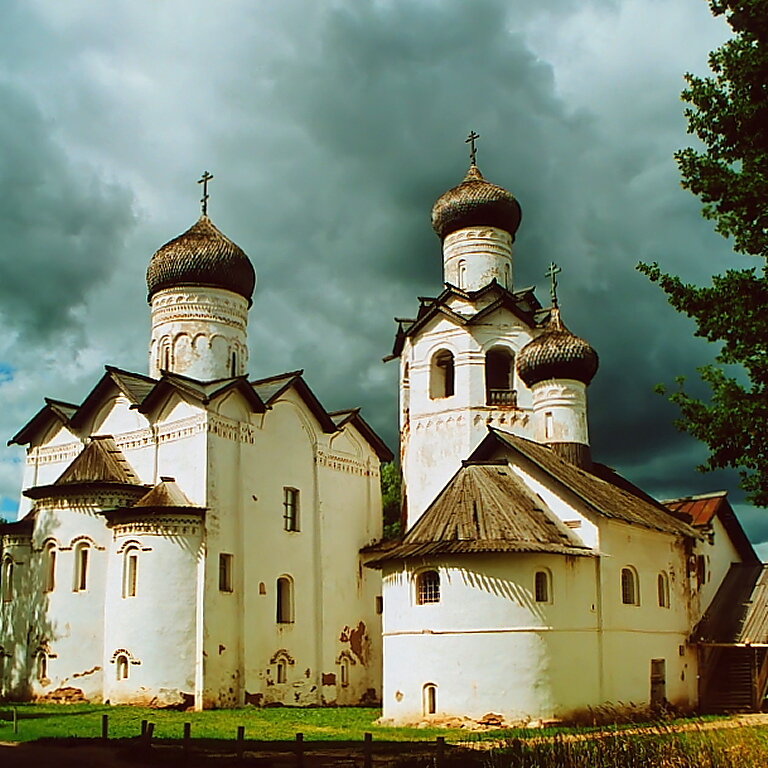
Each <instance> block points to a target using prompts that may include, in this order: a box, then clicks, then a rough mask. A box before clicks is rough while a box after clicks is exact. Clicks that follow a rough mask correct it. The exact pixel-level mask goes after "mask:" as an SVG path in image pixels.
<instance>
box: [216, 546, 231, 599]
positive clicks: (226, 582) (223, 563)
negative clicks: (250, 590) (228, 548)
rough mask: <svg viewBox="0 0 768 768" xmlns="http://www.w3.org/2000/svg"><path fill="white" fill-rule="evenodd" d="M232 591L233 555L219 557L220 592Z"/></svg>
mask: <svg viewBox="0 0 768 768" xmlns="http://www.w3.org/2000/svg"><path fill="white" fill-rule="evenodd" d="M231 591H232V555H225V554H220V555H219V592H231Z"/></svg>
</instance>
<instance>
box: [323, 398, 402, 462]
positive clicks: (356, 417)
mask: <svg viewBox="0 0 768 768" xmlns="http://www.w3.org/2000/svg"><path fill="white" fill-rule="evenodd" d="M328 415H329V416H330V417H331V420H332V421H333V423H334V424H335V425H336V429H343V428H344V427H345V426H346V425H347V424H353V425H354V426H355V429H357V431H358V432H359V433H360V434H361V435H362V436H363V437H364V438H365V440H366V442H367V443H368V444H369V445H370V446H371V448H373V450H374V451H376V455H377V456H378V457H379V459H380V460H381V461H392V459H394V454H393V453H392V451H390V450H389V447H388V446H387V444H386V443H385V442H384V441H383V440H382V439H381V438H380V437H379V436H378V435H377V434H376V432H374V430H373V427H371V425H370V424H368V422H367V421H366V420H365V419H364V418H363V417H362V416H361V415H360V408H350V409H348V410H345V411H332V412H330V413H329V414H328Z"/></svg>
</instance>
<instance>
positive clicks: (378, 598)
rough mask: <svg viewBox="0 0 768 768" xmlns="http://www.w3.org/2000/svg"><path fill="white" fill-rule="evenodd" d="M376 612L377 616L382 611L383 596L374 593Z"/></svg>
mask: <svg viewBox="0 0 768 768" xmlns="http://www.w3.org/2000/svg"><path fill="white" fill-rule="evenodd" d="M376 613H377V614H378V615H379V616H381V614H382V613H384V598H383V597H382V596H381V595H376Z"/></svg>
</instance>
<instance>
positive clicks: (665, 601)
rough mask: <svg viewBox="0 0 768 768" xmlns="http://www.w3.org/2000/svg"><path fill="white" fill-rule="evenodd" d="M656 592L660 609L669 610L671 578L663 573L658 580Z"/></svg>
mask: <svg viewBox="0 0 768 768" xmlns="http://www.w3.org/2000/svg"><path fill="white" fill-rule="evenodd" d="M656 588H657V589H656V591H657V594H658V599H659V608H669V606H670V600H669V576H667V574H666V572H665V571H662V572H661V573H660V574H659V575H658V577H657V579H656Z"/></svg>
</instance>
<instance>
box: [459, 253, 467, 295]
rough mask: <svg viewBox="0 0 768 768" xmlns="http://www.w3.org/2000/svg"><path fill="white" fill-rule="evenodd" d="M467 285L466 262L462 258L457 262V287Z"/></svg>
mask: <svg viewBox="0 0 768 768" xmlns="http://www.w3.org/2000/svg"><path fill="white" fill-rule="evenodd" d="M466 287H467V262H466V261H464V259H462V260H461V261H460V262H459V288H466Z"/></svg>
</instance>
